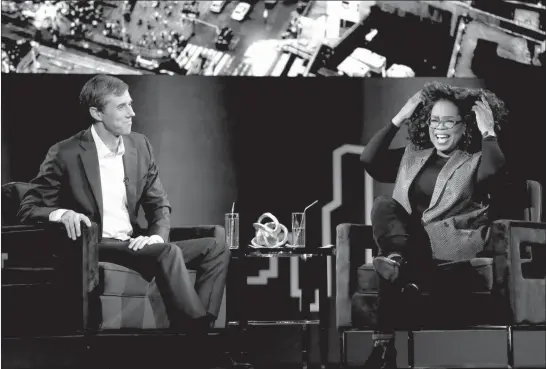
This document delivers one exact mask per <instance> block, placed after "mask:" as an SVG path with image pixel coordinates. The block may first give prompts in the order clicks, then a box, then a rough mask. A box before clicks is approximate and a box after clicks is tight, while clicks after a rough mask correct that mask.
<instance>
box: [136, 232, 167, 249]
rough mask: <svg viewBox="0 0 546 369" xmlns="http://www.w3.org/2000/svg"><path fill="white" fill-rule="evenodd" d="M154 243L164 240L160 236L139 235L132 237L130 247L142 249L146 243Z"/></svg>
mask: <svg viewBox="0 0 546 369" xmlns="http://www.w3.org/2000/svg"><path fill="white" fill-rule="evenodd" d="M154 243H163V240H162V239H161V237H159V236H155V235H153V236H150V237H148V236H138V237H137V238H131V242H129V248H130V249H132V250H134V251H138V250H140V249H142V248H143V247H144V246H146V245H151V244H154Z"/></svg>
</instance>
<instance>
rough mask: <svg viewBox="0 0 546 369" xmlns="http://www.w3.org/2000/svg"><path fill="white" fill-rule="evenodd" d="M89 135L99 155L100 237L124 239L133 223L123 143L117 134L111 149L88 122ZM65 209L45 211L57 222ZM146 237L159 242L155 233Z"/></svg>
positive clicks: (161, 240)
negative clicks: (100, 191) (129, 204)
mask: <svg viewBox="0 0 546 369" xmlns="http://www.w3.org/2000/svg"><path fill="white" fill-rule="evenodd" d="M91 135H92V136H93V140H94V141H95V146H96V148H97V156H98V159H99V173H100V185H101V189H102V237H103V238H115V239H118V240H121V241H126V240H129V239H130V238H131V235H132V234H133V227H132V225H131V220H130V218H129V211H128V209H127V188H126V186H125V171H124V167H123V154H125V145H124V144H123V139H122V138H121V136H120V137H118V145H117V151H116V152H112V151H110V149H109V148H108V147H107V146H106V144H105V143H104V142H103V141H102V139H101V138H100V137H99V135H98V134H97V131H96V130H95V127H94V126H91ZM66 211H67V209H58V210H55V211H53V212H51V213H50V214H49V220H50V221H52V222H59V221H60V219H61V217H62V216H63V214H64V213H65V212H66ZM150 238H151V239H152V240H153V241H154V243H163V242H164V240H163V238H162V237H161V236H159V235H152V236H150Z"/></svg>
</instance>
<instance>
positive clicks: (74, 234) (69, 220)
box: [60, 210, 91, 241]
mask: <svg viewBox="0 0 546 369" xmlns="http://www.w3.org/2000/svg"><path fill="white" fill-rule="evenodd" d="M60 221H61V223H63V224H64V226H65V228H66V233H68V238H71V239H72V240H74V241H75V240H76V239H77V238H78V237H80V236H81V235H82V231H81V222H84V223H85V225H86V226H88V227H91V221H90V220H89V218H88V217H86V216H85V215H83V214H80V213H76V212H75V211H73V210H67V211H65V213H64V214H63V216H62V217H61V219H60Z"/></svg>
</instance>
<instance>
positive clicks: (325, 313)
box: [318, 255, 330, 369]
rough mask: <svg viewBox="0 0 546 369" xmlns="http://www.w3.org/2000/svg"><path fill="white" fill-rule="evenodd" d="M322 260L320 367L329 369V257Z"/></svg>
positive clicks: (320, 258)
mask: <svg viewBox="0 0 546 369" xmlns="http://www.w3.org/2000/svg"><path fill="white" fill-rule="evenodd" d="M318 258H319V260H320V275H321V278H320V285H319V320H320V324H319V330H320V332H319V346H320V367H321V368H322V369H325V368H327V367H328V349H329V345H328V340H329V338H330V337H329V336H328V333H329V328H330V301H329V299H328V272H327V270H328V261H329V260H328V256H326V255H323V256H319V257H318Z"/></svg>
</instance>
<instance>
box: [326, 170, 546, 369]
mask: <svg viewBox="0 0 546 369" xmlns="http://www.w3.org/2000/svg"><path fill="white" fill-rule="evenodd" d="M523 192H525V195H524V196H522V197H521V201H519V206H518V208H516V209H510V210H511V212H512V211H518V212H519V214H520V216H519V217H518V218H519V219H521V220H508V219H502V220H496V221H494V222H493V224H492V232H491V237H490V242H489V243H488V245H487V246H486V247H485V250H483V252H482V253H481V254H479V255H478V256H479V257H477V258H475V259H472V260H470V261H469V262H464V263H455V264H452V265H449V266H447V267H449V268H469V269H472V270H473V271H474V273H470V274H469V275H471V277H470V279H469V280H467V281H461V280H457V281H454V284H453V285H451V286H446V291H447V292H446V296H447V297H449V295H451V294H453V293H454V292H455V291H454V289H455V288H456V286H457V284H461V283H465V284H470V285H471V286H473V293H472V294H471V296H468V295H466V296H465V298H464V299H461V298H460V297H458V298H454V299H448V301H445V298H446V296H444V295H443V296H442V297H441V298H438V299H435V298H434V296H429V294H427V293H426V292H423V293H422V294H421V296H418V297H417V298H415V296H414V298H415V299H414V300H413V303H416V302H415V301H418V302H417V304H418V305H415V306H417V308H415V309H414V310H413V312H414V313H417V312H419V313H418V314H414V315H413V316H406V317H404V319H406V320H405V321H404V322H401V324H403V325H402V327H403V328H404V330H408V332H409V333H408V342H407V352H408V364H409V366H410V367H413V365H414V357H413V355H414V354H413V353H414V346H413V345H414V341H413V332H414V331H418V330H427V329H435V330H437V329H440V330H451V329H454V330H457V329H472V328H476V329H478V328H479V329H482V328H483V329H500V330H506V333H507V337H508V344H507V347H508V352H507V355H508V364H509V365H511V367H513V365H514V350H513V331H514V330H515V329H522V330H523V329H527V330H546V325H545V324H546V301H545V300H546V297H545V294H546V279H545V277H546V223H543V222H541V221H542V213H541V211H542V188H541V186H540V184H539V183H538V182H535V181H527V182H526V191H523ZM511 195H512V196H515V194H511ZM505 199H506V198H505ZM497 201H500V205H499V206H502V201H503V199H502V198H501V199H497ZM498 204H499V203H498V202H497V205H498ZM501 213H502V212H501ZM367 249H372V254H373V255H374V256H375V255H376V254H377V250H376V246H375V243H374V240H373V236H372V230H371V226H366V225H360V224H340V225H338V227H337V252H336V284H337V285H336V288H337V291H336V324H337V328H338V331H339V333H340V339H341V361H342V363H343V364H344V365H346V364H347V362H348V361H349V362H351V361H353V362H354V360H352V358H348V356H347V347H349V346H351V347H353V346H354V345H355V343H354V342H355V341H358V340H359V339H360V342H362V339H361V338H358V335H359V334H360V333H361V332H364V331H368V332H369V331H370V330H372V328H371V327H372V326H373V325H374V323H375V321H376V310H377V302H376V301H377V291H378V280H377V276H376V273H375V271H374V269H373V266H372V264H371V262H372V260H369V259H366V250H367ZM432 309H436V311H438V310H437V309H443V310H442V311H443V316H445V317H446V318H445V319H443V320H442V321H434V320H433V319H430V317H433V316H435V314H433V310H432ZM351 339H352V340H353V342H351ZM359 360H360V359H359ZM359 360H357V361H359ZM399 364H400V365H405V363H401V362H400V359H399Z"/></svg>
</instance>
